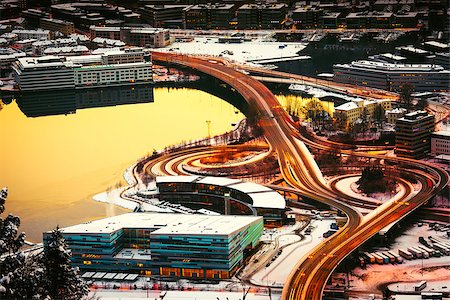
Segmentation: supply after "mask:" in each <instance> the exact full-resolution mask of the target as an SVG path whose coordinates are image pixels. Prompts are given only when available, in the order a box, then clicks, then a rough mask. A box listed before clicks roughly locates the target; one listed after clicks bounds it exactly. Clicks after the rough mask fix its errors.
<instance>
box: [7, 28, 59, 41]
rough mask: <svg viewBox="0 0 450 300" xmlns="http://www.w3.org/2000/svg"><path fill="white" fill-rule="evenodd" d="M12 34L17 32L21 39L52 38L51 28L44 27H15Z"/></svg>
mask: <svg viewBox="0 0 450 300" xmlns="http://www.w3.org/2000/svg"><path fill="white" fill-rule="evenodd" d="M11 33H12V34H16V35H17V38H18V39H19V40H30V39H35V40H50V39H51V36H50V30H44V29H35V30H31V29H14V30H13V31H11Z"/></svg>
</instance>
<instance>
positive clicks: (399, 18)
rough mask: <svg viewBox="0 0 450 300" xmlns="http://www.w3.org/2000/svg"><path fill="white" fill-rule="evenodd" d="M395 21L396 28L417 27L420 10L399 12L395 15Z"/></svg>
mask: <svg viewBox="0 0 450 300" xmlns="http://www.w3.org/2000/svg"><path fill="white" fill-rule="evenodd" d="M394 18H395V23H394V24H393V27H396V28H415V27H417V25H418V24H419V13H418V12H412V11H411V12H401V13H400V12H398V13H396V14H395V16H394Z"/></svg>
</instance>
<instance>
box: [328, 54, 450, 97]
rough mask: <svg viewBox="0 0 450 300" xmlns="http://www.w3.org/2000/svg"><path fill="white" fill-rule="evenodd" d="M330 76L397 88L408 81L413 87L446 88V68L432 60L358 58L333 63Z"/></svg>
mask: <svg viewBox="0 0 450 300" xmlns="http://www.w3.org/2000/svg"><path fill="white" fill-rule="evenodd" d="M333 70H334V80H335V81H336V82H340V83H346V84H354V85H359V86H370V87H374V88H378V89H382V90H388V91H399V90H400V89H401V87H402V86H403V85H406V84H410V85H412V86H413V87H414V89H415V90H416V91H441V90H448V89H449V85H450V71H448V70H444V68H443V67H442V66H439V65H432V64H395V63H385V62H378V61H368V60H358V61H353V62H352V63H350V64H335V65H334V66H333Z"/></svg>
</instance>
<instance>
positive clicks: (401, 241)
mask: <svg viewBox="0 0 450 300" xmlns="http://www.w3.org/2000/svg"><path fill="white" fill-rule="evenodd" d="M420 236H423V237H428V236H434V237H438V238H441V239H443V240H448V241H450V239H448V238H446V233H445V232H442V231H435V230H433V229H430V227H429V226H428V224H427V223H424V225H423V226H418V225H417V224H415V225H414V226H413V227H411V228H409V229H408V230H406V232H405V233H404V234H402V235H401V236H399V237H398V238H397V239H395V241H394V243H393V244H392V246H391V247H390V248H389V249H387V248H381V249H374V250H373V251H372V252H375V251H378V250H382V251H385V250H392V251H393V252H395V253H398V249H399V248H408V247H413V246H418V245H420V243H419V237H420ZM422 268H423V270H422ZM353 273H354V274H355V275H356V276H351V278H350V279H351V286H352V289H353V290H359V291H367V292H377V291H378V287H379V285H381V284H385V283H390V282H413V281H421V280H427V281H435V282H437V284H441V282H447V283H449V284H448V285H447V286H448V287H449V288H450V256H442V257H432V258H428V259H413V260H405V261H404V263H403V264H395V265H392V264H387V265H377V264H373V265H367V269H366V270H362V269H361V268H356V269H355V270H353Z"/></svg>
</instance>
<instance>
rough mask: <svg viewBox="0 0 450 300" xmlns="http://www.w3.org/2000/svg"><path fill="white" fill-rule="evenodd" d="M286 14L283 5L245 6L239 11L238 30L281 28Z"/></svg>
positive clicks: (284, 5) (285, 8) (285, 7)
mask: <svg viewBox="0 0 450 300" xmlns="http://www.w3.org/2000/svg"><path fill="white" fill-rule="evenodd" d="M286 13H287V6H286V4H283V3H267V4H244V5H242V6H241V7H239V8H238V9H237V22H238V24H237V25H238V29H258V28H260V29H274V28H280V27H281V25H282V22H283V21H284V20H285V18H286Z"/></svg>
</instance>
